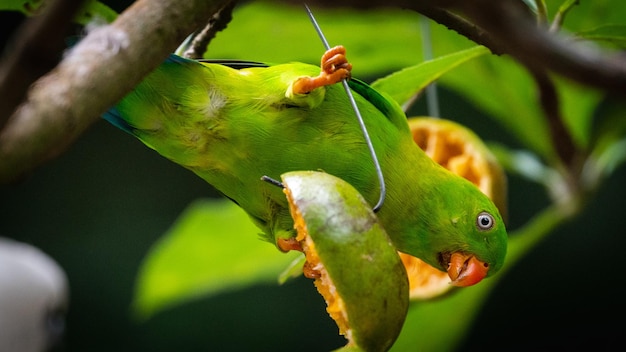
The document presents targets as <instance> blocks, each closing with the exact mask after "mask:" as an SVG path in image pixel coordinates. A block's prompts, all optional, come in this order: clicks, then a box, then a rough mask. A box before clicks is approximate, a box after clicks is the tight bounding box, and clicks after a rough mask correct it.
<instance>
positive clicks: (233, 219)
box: [132, 200, 298, 319]
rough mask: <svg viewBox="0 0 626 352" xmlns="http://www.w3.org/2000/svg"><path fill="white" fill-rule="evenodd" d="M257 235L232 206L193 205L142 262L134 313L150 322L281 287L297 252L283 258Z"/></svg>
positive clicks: (220, 203) (204, 202) (216, 203)
mask: <svg viewBox="0 0 626 352" xmlns="http://www.w3.org/2000/svg"><path fill="white" fill-rule="evenodd" d="M256 233H258V229H257V228H256V226H255V225H254V224H253V223H252V221H251V220H250V219H249V218H248V216H247V215H246V214H245V213H244V212H243V210H241V208H239V207H238V206H237V205H235V204H234V203H232V202H230V201H227V200H199V201H196V202H194V203H192V204H191V205H189V207H188V208H187V209H186V210H185V211H184V212H183V214H181V216H180V217H179V219H178V220H177V221H176V222H175V224H174V225H173V226H172V228H171V229H170V230H168V232H167V233H166V234H165V235H164V236H163V238H161V239H160V240H159V241H158V242H157V243H155V244H154V245H153V247H152V248H151V249H150V251H149V252H148V254H147V256H146V258H145V259H144V261H143V263H142V265H141V268H140V270H139V274H138V277H137V280H136V287H135V296H134V299H133V303H132V309H133V313H135V315H136V316H137V317H138V318H140V319H147V318H149V317H150V316H152V315H154V314H156V313H158V312H159V311H161V310H163V309H166V308H170V307H173V306H175V305H178V304H181V303H185V302H187V301H190V300H193V299H198V298H201V297H207V296H210V295H216V294H220V293H224V292H226V291H230V290H236V289H241V288H243V287H246V286H250V285H253V284H258V283H267V282H270V283H271V282H274V283H277V280H278V275H279V274H280V272H281V271H282V270H283V269H284V268H285V267H286V266H287V265H288V264H289V263H290V262H291V261H293V259H294V258H295V257H296V256H297V255H298V253H297V252H294V253H287V254H284V253H281V252H279V251H278V250H277V249H276V247H275V246H273V245H272V244H269V243H267V242H263V241H261V240H260V239H259V238H258V237H256V236H255V234H256Z"/></svg>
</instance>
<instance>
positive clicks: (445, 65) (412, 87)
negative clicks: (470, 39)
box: [371, 46, 489, 106]
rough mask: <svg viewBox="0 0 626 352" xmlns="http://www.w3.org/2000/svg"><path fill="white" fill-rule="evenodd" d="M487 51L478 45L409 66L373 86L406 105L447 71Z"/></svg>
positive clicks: (487, 51)
mask: <svg viewBox="0 0 626 352" xmlns="http://www.w3.org/2000/svg"><path fill="white" fill-rule="evenodd" d="M487 53H489V49H487V48H485V47H484V46H476V47H473V48H471V49H466V50H462V51H459V52H456V53H454V54H449V55H445V56H442V57H439V58H436V59H433V60H429V61H424V62H422V63H419V64H417V65H414V66H411V67H407V68H405V69H403V70H400V71H397V72H394V73H392V74H390V75H388V76H386V77H383V78H380V79H378V80H376V81H375V82H373V83H372V84H371V86H372V87H373V88H374V89H376V90H378V91H380V92H384V93H387V94H388V95H389V96H391V98H393V99H394V100H395V101H396V102H398V104H400V105H403V106H406V105H407V104H409V103H410V102H411V101H412V100H413V99H414V97H415V96H417V95H419V94H420V93H421V92H422V91H423V90H424V89H425V88H426V86H428V85H429V84H431V83H433V82H434V81H436V80H437V79H438V78H439V77H441V76H442V75H443V74H445V73H446V72H448V71H450V70H452V69H454V68H456V67H457V66H459V65H461V64H462V63H465V62H467V61H469V60H471V59H474V58H476V57H478V56H481V55H484V54H487Z"/></svg>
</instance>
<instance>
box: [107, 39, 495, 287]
mask: <svg viewBox="0 0 626 352" xmlns="http://www.w3.org/2000/svg"><path fill="white" fill-rule="evenodd" d="M350 72H351V65H350V64H349V63H348V62H347V60H346V58H345V49H344V48H343V47H341V46H338V47H335V48H332V49H329V50H328V51H327V52H326V53H324V55H323V56H322V60H321V70H320V67H318V66H314V65H310V64H304V63H296V62H294V63H288V64H280V65H271V66H267V65H263V64H259V63H253V62H207V61H196V60H189V59H185V58H182V57H179V56H176V55H171V56H170V57H169V58H168V59H167V60H166V61H165V62H164V63H163V64H162V65H160V66H159V67H158V68H157V69H156V70H155V71H154V72H152V73H151V74H150V75H149V76H148V77H146V78H145V80H144V81H143V82H141V83H140V84H139V85H138V86H137V87H136V88H135V89H134V91H132V92H131V93H129V94H128V95H127V96H126V97H125V98H123V99H122V100H121V101H120V102H119V103H118V104H117V105H116V106H115V107H114V108H112V109H111V110H110V111H108V112H107V113H106V114H105V115H104V118H105V119H107V120H108V121H109V122H111V123H112V124H114V125H115V126H117V127H119V128H121V129H122V130H124V131H126V132H128V133H130V134H132V135H133V136H135V137H137V138H138V139H139V140H141V141H142V142H143V143H144V144H145V145H147V146H148V147H150V148H152V149H154V150H156V151H157V152H158V153H160V154H161V155H163V156H164V157H166V158H168V159H170V160H172V161H173V162H175V163H178V164H180V165H182V166H183V167H185V168H187V169H189V170H191V171H193V172H194V173H196V174H197V175H198V176H200V177H201V178H202V179H204V180H206V181H207V182H208V183H209V184H211V185H212V186H213V187H214V188H215V189H217V190H218V191H219V192H221V193H222V194H224V196H226V197H228V198H229V199H231V200H232V201H234V202H235V203H237V204H238V205H239V206H240V207H241V208H243V209H244V210H245V211H246V212H247V213H248V214H249V216H250V217H251V218H252V219H253V221H254V222H255V223H256V225H257V226H258V227H259V228H260V229H261V230H262V232H263V237H264V239H266V240H267V241H270V242H272V243H275V244H276V245H277V246H278V247H279V248H280V249H281V250H283V251H286V250H289V249H290V244H289V243H290V240H292V239H293V238H294V236H295V230H294V228H293V219H292V217H291V216H290V213H289V206H288V202H287V199H286V197H285V194H283V192H282V191H281V189H280V188H279V187H275V186H274V185H271V184H269V183H267V182H263V181H262V180H261V177H262V176H268V177H270V178H273V179H280V175H281V174H283V173H286V172H289V171H297V170H321V171H324V172H327V173H329V174H332V175H334V176H337V177H339V178H341V179H343V180H345V181H347V182H348V183H350V184H351V185H353V186H354V187H355V188H356V189H357V190H358V191H359V192H360V193H361V194H362V195H363V196H364V198H365V199H367V200H368V202H370V204H374V203H376V200H377V199H378V196H379V193H380V189H379V181H378V178H377V172H376V169H375V166H374V163H373V160H372V157H371V154H370V152H369V150H368V147H367V145H366V141H365V139H364V136H363V134H362V131H361V129H360V126H359V124H358V121H357V119H356V117H355V112H354V110H353V109H352V107H351V104H350V102H349V100H348V99H349V98H348V96H347V95H346V92H345V91H344V89H343V87H342V85H341V84H335V83H337V82H340V81H341V80H342V79H349V80H348V83H349V86H350V88H351V90H352V93H353V95H354V99H355V100H356V102H357V104H358V106H359V110H360V112H361V115H362V116H363V120H364V123H365V125H366V126H367V129H368V130H369V134H370V138H371V143H372V145H373V147H374V150H375V152H376V155H377V157H378V159H379V161H380V167H381V169H382V172H383V175H384V179H385V186H386V190H387V193H386V198H385V202H384V205H383V206H382V207H381V209H380V210H379V211H378V213H377V216H378V218H379V220H380V222H381V223H382V224H383V226H384V228H385V230H386V231H387V233H388V235H389V237H390V239H391V241H392V242H393V244H394V245H395V247H396V248H397V249H398V250H399V251H401V252H404V253H408V254H410V255H413V256H416V257H418V258H420V259H422V260H423V261H425V262H426V263H428V264H430V265H432V266H434V267H436V268H438V269H440V270H442V271H444V272H446V271H447V272H448V274H449V276H450V278H451V281H452V284H454V285H457V286H469V285H473V284H475V283H477V282H479V281H480V280H482V279H483V278H484V277H487V276H490V275H492V274H494V273H496V272H497V271H498V270H499V269H500V268H501V267H502V265H503V262H504V258H505V254H506V247H507V233H506V229H505V226H504V223H503V220H502V218H501V216H500V214H499V212H498V210H497V208H496V207H495V206H494V204H493V203H492V202H491V201H490V200H489V198H487V197H486V196H485V195H484V194H483V193H481V192H480V191H479V190H478V188H477V187H476V186H474V185H473V184H471V183H470V182H468V181H466V180H465V179H463V178H461V177H459V176H456V175H454V174H452V173H451V172H449V171H448V170H446V169H444V168H443V167H441V166H439V165H438V164H436V163H435V162H433V161H432V160H431V159H430V158H429V157H428V156H427V155H426V154H425V153H424V152H423V151H422V150H421V149H420V148H419V147H418V146H417V145H416V144H415V143H414V141H413V139H412V136H411V133H410V131H409V127H408V123H407V120H406V116H405V114H404V112H403V111H402V109H401V108H400V107H399V105H398V104H397V103H395V102H394V101H392V99H389V98H386V97H385V96H384V95H383V94H381V93H379V92H377V91H375V90H374V89H373V88H371V87H370V86H368V85H367V84H365V83H363V82H361V81H359V80H356V79H353V78H350Z"/></svg>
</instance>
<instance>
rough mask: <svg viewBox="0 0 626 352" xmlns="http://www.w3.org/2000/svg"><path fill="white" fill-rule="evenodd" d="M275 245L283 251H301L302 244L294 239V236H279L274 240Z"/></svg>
mask: <svg viewBox="0 0 626 352" xmlns="http://www.w3.org/2000/svg"><path fill="white" fill-rule="evenodd" d="M276 245H277V246H278V249H280V250H281V251H282V252H285V253H286V252H289V251H299V252H302V245H301V244H300V242H299V241H298V240H296V238H295V237H289V238H279V239H278V240H277V241H276Z"/></svg>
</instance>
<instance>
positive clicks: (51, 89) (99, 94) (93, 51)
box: [0, 0, 226, 183]
mask: <svg viewBox="0 0 626 352" xmlns="http://www.w3.org/2000/svg"><path fill="white" fill-rule="evenodd" d="M225 3H226V0H213V1H207V0H190V1H177V0H139V1H137V2H135V3H134V4H133V5H132V6H131V7H130V8H128V9H127V10H126V11H125V12H124V13H122V14H121V15H120V16H119V17H118V19H117V20H116V21H115V22H114V23H113V24H111V25H109V26H104V27H99V28H97V29H95V30H93V31H92V32H91V33H89V34H88V35H87V37H86V38H84V39H83V40H82V41H81V42H80V43H78V44H77V45H76V46H75V47H74V48H73V49H72V50H71V51H70V52H69V53H68V55H67V56H66V57H65V58H64V59H63V61H62V62H61V63H60V64H59V65H58V66H57V67H56V68H55V69H54V70H53V71H51V72H50V73H49V74H47V75H46V76H44V77H42V78H41V79H40V80H38V81H37V82H36V83H35V85H34V86H33V87H32V88H31V90H30V91H29V93H28V97H27V99H26V101H25V102H24V103H23V104H22V105H21V106H20V107H19V108H18V109H17V110H16V111H15V113H14V114H13V116H12V117H11V118H10V120H9V121H8V123H7V124H6V126H5V128H4V130H2V131H0V183H6V182H10V181H12V180H15V179H17V178H18V177H20V176H21V175H23V174H24V173H26V172H28V171H30V170H32V169H33V168H35V167H36V166H38V165H39V164H41V163H42V162H43V161H45V160H47V159H49V158H51V157H54V156H56V155H57V154H58V153H60V152H61V151H63V150H64V149H65V148H66V147H67V146H68V145H69V144H71V143H72V142H73V141H74V140H75V139H76V138H77V137H78V136H79V135H80V134H81V133H82V132H83V131H84V130H85V129H87V127H88V126H90V125H91V124H92V123H94V122H95V121H98V119H99V116H100V115H101V114H102V113H103V112H104V111H106V110H107V109H108V108H109V107H110V106H112V105H114V104H115V103H116V102H117V101H118V100H119V99H121V98H122V97H123V96H124V95H125V94H127V93H128V92H129V91H130V90H131V89H132V88H133V87H134V86H135V85H136V84H138V83H139V82H140V81H141V79H142V78H143V77H144V76H145V75H146V74H148V73H149V72H150V71H151V70H152V69H154V68H155V67H156V66H158V65H159V64H160V63H161V62H163V60H164V59H165V58H166V57H167V55H168V54H169V53H170V52H172V51H173V50H174V49H175V48H176V46H177V45H178V44H179V43H180V42H182V41H183V39H184V38H185V37H186V36H187V35H188V34H189V33H191V32H193V31H194V30H195V29H197V28H198V27H200V26H201V24H202V23H206V20H207V18H208V17H209V16H211V15H212V14H213V13H215V12H216V11H217V10H218V9H220V8H221V7H222V6H223V5H224V4H225Z"/></svg>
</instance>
